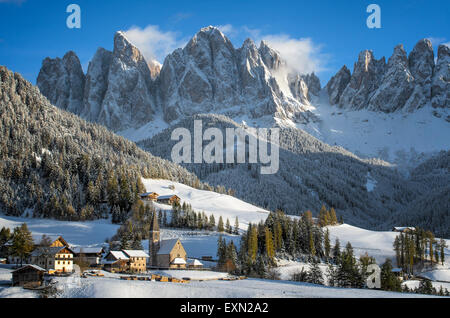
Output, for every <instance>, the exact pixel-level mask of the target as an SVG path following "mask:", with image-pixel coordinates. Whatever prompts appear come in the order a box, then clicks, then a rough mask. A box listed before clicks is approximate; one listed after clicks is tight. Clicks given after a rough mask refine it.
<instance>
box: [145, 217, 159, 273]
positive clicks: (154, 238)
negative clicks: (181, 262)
mask: <svg viewBox="0 0 450 318" xmlns="http://www.w3.org/2000/svg"><path fill="white" fill-rule="evenodd" d="M160 241H161V237H160V231H159V223H158V214H157V212H156V210H155V211H154V212H153V219H152V223H151V225H150V235H149V238H148V245H149V247H148V251H149V255H150V261H149V263H150V265H151V266H158V260H157V254H158V251H159V248H160Z"/></svg>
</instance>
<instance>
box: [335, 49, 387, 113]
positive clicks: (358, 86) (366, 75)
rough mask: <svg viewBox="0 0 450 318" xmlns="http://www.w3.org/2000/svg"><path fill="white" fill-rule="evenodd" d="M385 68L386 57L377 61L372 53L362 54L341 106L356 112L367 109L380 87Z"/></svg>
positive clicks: (340, 102)
mask: <svg viewBox="0 0 450 318" xmlns="http://www.w3.org/2000/svg"><path fill="white" fill-rule="evenodd" d="M385 68H386V62H385V59H384V57H383V58H381V59H380V60H376V59H375V58H374V56H373V53H372V51H368V50H366V51H363V52H361V53H360V54H359V57H358V62H356V63H355V67H354V71H353V74H352V76H351V78H350V82H349V84H348V85H347V87H346V88H345V89H344V91H343V92H342V96H341V98H340V101H339V106H340V107H349V108H351V109H355V110H359V109H363V108H366V107H367V105H368V104H369V99H370V97H372V95H373V93H374V92H375V90H376V89H378V87H379V86H380V82H381V78H382V77H383V75H384V71H385Z"/></svg>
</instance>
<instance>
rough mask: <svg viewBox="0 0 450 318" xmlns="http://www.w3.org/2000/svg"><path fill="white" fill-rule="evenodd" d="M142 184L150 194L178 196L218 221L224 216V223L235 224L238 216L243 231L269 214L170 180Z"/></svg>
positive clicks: (148, 181)
mask: <svg viewBox="0 0 450 318" xmlns="http://www.w3.org/2000/svg"><path fill="white" fill-rule="evenodd" d="M142 182H143V184H144V186H145V188H146V189H147V191H148V192H156V193H158V194H159V195H168V194H176V195H177V196H179V197H180V198H181V202H186V203H189V204H191V205H192V208H193V209H194V210H195V211H198V212H201V211H204V212H205V213H206V215H207V216H209V215H210V214H214V217H215V219H216V220H218V219H219V217H220V216H222V218H223V219H224V222H226V219H227V218H228V219H229V220H230V223H231V224H234V220H235V218H236V216H237V217H238V218H239V227H240V228H241V229H243V230H246V229H247V226H248V224H249V223H250V222H252V223H259V221H261V220H265V219H266V218H267V215H268V214H269V211H267V210H264V209H262V208H259V207H257V206H254V205H251V204H249V203H246V202H244V201H242V200H239V199H236V198H235V197H232V196H229V195H226V194H219V193H216V192H211V191H204V190H197V189H194V188H191V187H189V186H186V185H184V184H181V183H178V182H171V181H168V180H161V179H142ZM170 185H173V186H175V189H174V190H171V189H170V188H169V186H170ZM168 208H170V207H168Z"/></svg>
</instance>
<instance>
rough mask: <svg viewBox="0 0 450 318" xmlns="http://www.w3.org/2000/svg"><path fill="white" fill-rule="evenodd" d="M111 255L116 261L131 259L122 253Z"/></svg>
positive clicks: (117, 252) (115, 252) (113, 252)
mask: <svg viewBox="0 0 450 318" xmlns="http://www.w3.org/2000/svg"><path fill="white" fill-rule="evenodd" d="M109 254H111V255H112V256H113V257H114V258H115V259H124V260H127V259H129V257H128V256H127V255H125V253H124V252H122V251H110V252H109Z"/></svg>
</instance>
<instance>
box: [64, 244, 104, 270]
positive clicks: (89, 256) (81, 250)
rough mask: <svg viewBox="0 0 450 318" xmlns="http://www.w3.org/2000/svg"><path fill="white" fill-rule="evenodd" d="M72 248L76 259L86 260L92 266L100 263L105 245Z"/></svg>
mask: <svg viewBox="0 0 450 318" xmlns="http://www.w3.org/2000/svg"><path fill="white" fill-rule="evenodd" d="M72 250H73V252H74V261H80V260H84V261H86V262H87V263H88V264H89V265H90V266H95V265H99V264H100V262H101V259H102V255H103V253H104V252H105V251H104V249H103V247H75V248H73V249H72Z"/></svg>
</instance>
